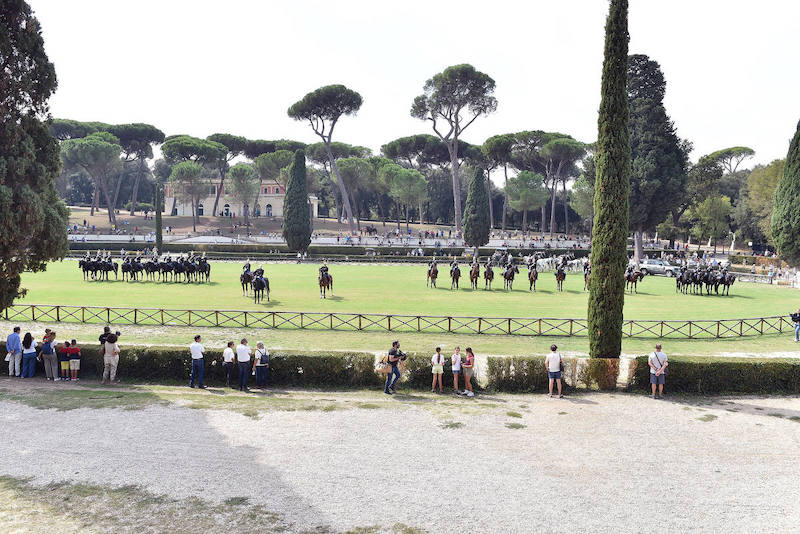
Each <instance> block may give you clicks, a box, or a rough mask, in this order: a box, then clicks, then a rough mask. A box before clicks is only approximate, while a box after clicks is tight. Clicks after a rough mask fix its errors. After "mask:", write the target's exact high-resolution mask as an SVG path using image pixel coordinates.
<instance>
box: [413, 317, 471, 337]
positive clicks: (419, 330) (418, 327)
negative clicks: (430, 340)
mask: <svg viewBox="0 0 800 534" xmlns="http://www.w3.org/2000/svg"><path fill="white" fill-rule="evenodd" d="M421 331H422V330H421V329H420V326H419V315H417V332H421ZM478 333H479V334H480V333H481V323H480V319H478Z"/></svg>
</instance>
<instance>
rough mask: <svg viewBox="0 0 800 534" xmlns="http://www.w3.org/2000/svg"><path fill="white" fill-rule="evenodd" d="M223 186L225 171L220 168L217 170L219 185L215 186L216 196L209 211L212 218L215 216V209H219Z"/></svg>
mask: <svg viewBox="0 0 800 534" xmlns="http://www.w3.org/2000/svg"><path fill="white" fill-rule="evenodd" d="M224 184H225V171H223V170H222V168H220V169H219V185H217V195H216V197H215V198H214V209H213V210H212V211H211V215H213V216H214V217H216V216H217V208H218V207H219V197H220V195H221V194H222V186H223V185H224Z"/></svg>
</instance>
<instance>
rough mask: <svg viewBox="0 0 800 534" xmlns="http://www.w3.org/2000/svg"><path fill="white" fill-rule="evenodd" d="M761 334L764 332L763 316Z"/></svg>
mask: <svg viewBox="0 0 800 534" xmlns="http://www.w3.org/2000/svg"><path fill="white" fill-rule="evenodd" d="M760 333H761V334H762V335H763V334H764V318H763V317H762V318H761V332H760Z"/></svg>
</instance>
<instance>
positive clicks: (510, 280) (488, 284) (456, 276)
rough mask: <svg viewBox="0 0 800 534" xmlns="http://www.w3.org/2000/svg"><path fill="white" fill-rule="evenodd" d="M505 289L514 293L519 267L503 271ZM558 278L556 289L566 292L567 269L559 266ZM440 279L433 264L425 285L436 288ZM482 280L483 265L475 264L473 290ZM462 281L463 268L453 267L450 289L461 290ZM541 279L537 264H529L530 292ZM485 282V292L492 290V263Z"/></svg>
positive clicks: (485, 270)
mask: <svg viewBox="0 0 800 534" xmlns="http://www.w3.org/2000/svg"><path fill="white" fill-rule="evenodd" d="M502 273H503V274H502V277H503V289H505V290H507V291H512V290H513V289H514V279H515V277H516V275H518V274H519V266H517V265H516V264H513V263H510V264H508V265H507V266H506V267H505V268H504V269H502ZM553 274H554V275H555V277H556V289H558V290H559V291H563V290H564V280H565V279H566V277H567V273H566V270H565V267H563V266H559V267H558V268H557V269H556V270H555V272H554V273H553ZM438 277H439V267H438V265H437V264H435V263H434V264H432V265H430V266H429V267H428V278H427V281H426V282H425V285H426V286H428V287H431V288H435V287H437V286H436V280H437V279H438ZM480 278H481V264H480V263H477V262H476V263H473V264H472V265H471V266H470V269H469V281H470V287H471V289H478V285H479V282H480ZM460 279H461V268H460V267H459V266H457V265H456V266H452V267H451V268H450V289H451V290H452V289H459V285H458V284H459V280H460ZM538 279H539V270H538V268H537V265H536V262H531V263H530V264H528V291H536V281H537V280H538ZM483 281H484V287H483V288H484V290H487V291H490V290H491V289H492V282H493V281H494V269H493V268H492V265H491V263H487V264H485V265H484V266H483Z"/></svg>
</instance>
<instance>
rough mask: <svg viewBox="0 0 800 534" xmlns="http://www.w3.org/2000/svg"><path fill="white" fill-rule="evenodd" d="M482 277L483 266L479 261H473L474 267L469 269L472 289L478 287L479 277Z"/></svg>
mask: <svg viewBox="0 0 800 534" xmlns="http://www.w3.org/2000/svg"><path fill="white" fill-rule="evenodd" d="M480 277H481V266H480V264H479V263H473V264H472V268H471V269H470V270H469V285H470V287H471V288H472V289H478V278H480Z"/></svg>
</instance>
